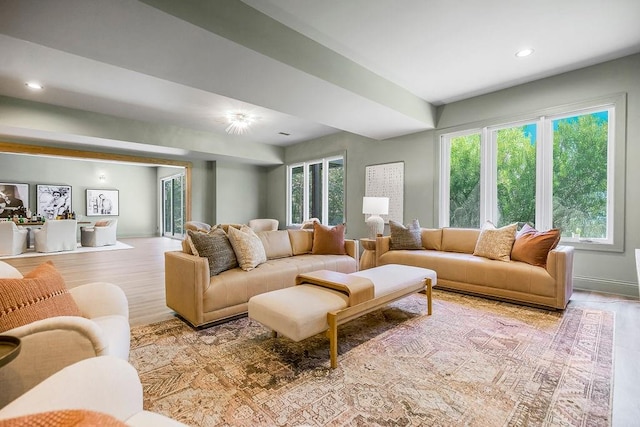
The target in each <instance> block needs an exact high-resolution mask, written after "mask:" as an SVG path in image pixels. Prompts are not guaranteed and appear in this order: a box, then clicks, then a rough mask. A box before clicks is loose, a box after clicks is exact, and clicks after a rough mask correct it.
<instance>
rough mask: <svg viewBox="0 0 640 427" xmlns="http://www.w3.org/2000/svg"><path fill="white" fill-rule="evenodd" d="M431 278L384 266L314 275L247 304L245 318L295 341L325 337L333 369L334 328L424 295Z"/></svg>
mask: <svg viewBox="0 0 640 427" xmlns="http://www.w3.org/2000/svg"><path fill="white" fill-rule="evenodd" d="M435 284H436V273H435V272H434V271H433V270H428V269H426V268H420V267H413V266H407V265H396V264H389V265H384V266H381V267H375V268H371V269H368V270H364V271H359V272H356V273H351V274H343V273H338V272H335V271H329V270H319V271H315V272H311V273H307V274H300V275H298V277H297V279H296V286H293V287H290V288H285V289H280V290H277V291H272V292H267V293H263V294H260V295H256V296H254V297H252V298H251V299H249V308H248V311H249V317H250V318H251V319H253V320H256V321H257V322H259V323H261V324H263V325H264V326H266V327H268V328H269V329H271V330H273V333H274V336H277V334H278V333H280V334H281V335H284V336H285V337H287V338H290V339H292V340H294V341H301V340H303V339H305V338H309V337H311V336H313V335H316V334H318V333H320V332H324V331H326V332H327V334H328V336H329V342H330V353H331V367H332V368H335V367H337V365H338V325H341V324H343V323H346V322H348V321H349V320H353V319H355V318H357V317H360V316H362V315H363V314H367V313H370V312H372V311H374V310H377V309H378V308H380V307H382V306H384V305H386V304H388V303H390V302H392V301H395V300H397V299H400V298H403V297H405V296H408V295H410V294H412V293H415V292H420V291H425V292H426V294H427V312H428V314H429V315H430V314H431V310H432V309H431V307H432V303H431V289H432V286H434V285H435Z"/></svg>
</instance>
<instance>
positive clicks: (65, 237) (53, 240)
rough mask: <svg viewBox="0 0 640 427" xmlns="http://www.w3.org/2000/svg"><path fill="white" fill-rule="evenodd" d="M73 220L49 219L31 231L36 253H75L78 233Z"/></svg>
mask: <svg viewBox="0 0 640 427" xmlns="http://www.w3.org/2000/svg"><path fill="white" fill-rule="evenodd" d="M76 226H77V222H76V220H75V219H51V220H48V221H47V222H45V223H44V225H43V226H42V228H40V229H35V230H33V233H34V236H35V237H34V240H35V246H36V252H60V251H75V250H76V249H77V248H78V238H77V234H78V231H77V229H76Z"/></svg>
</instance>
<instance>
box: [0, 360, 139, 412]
mask: <svg viewBox="0 0 640 427" xmlns="http://www.w3.org/2000/svg"><path fill="white" fill-rule="evenodd" d="M12 363H13V362H12ZM7 366H9V365H7ZM3 385H4V384H3ZM142 399H143V396H142V385H141V383H140V379H139V377H138V373H137V372H136V370H135V368H134V367H133V366H131V365H130V364H129V363H127V362H126V361H124V360H121V359H118V358H116V357H111V356H104V357H94V358H91V359H87V360H83V361H81V362H78V363H75V364H73V365H71V366H68V367H66V368H64V369H62V370H60V371H59V372H57V373H55V374H53V375H52V376H50V377H48V378H46V379H45V380H44V381H42V382H41V383H40V384H38V385H37V386H36V387H34V388H32V389H31V390H29V391H27V392H26V393H24V394H23V395H21V396H20V397H18V398H17V399H15V400H14V401H12V402H11V403H10V404H8V405H7V406H5V407H4V408H2V409H0V419H7V418H15V417H20V416H24V415H31V414H36V413H40V412H47V411H56V410H62V409H85V410H91V411H97V412H102V413H106V414H109V415H111V416H113V417H115V418H117V419H119V420H120V421H126V420H127V419H128V418H130V417H132V416H134V415H135V414H137V413H139V412H140V411H142V403H143V400H142Z"/></svg>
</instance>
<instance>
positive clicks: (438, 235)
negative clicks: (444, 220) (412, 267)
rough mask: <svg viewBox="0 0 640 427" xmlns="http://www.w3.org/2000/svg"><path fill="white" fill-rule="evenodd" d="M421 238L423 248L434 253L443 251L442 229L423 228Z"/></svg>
mask: <svg viewBox="0 0 640 427" xmlns="http://www.w3.org/2000/svg"><path fill="white" fill-rule="evenodd" d="M420 236H421V239H422V247H423V248H425V249H432V250H434V251H440V250H442V228H422V229H420Z"/></svg>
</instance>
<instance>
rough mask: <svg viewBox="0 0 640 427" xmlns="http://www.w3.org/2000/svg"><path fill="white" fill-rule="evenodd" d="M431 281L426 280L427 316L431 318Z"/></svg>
mask: <svg viewBox="0 0 640 427" xmlns="http://www.w3.org/2000/svg"><path fill="white" fill-rule="evenodd" d="M431 290H432V286H431V279H430V278H428V279H427V315H429V316H431V312H432V311H433V303H432V300H431Z"/></svg>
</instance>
